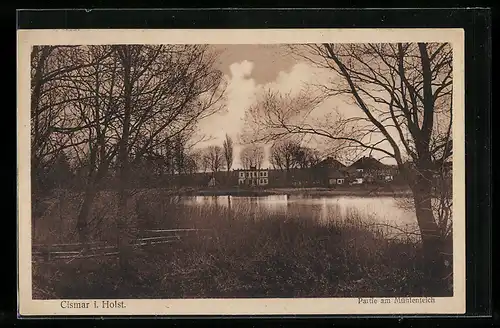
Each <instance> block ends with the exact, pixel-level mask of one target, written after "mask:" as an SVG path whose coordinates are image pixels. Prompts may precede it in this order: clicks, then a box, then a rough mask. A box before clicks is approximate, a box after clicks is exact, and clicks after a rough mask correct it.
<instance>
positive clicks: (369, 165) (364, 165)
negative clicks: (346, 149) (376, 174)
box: [349, 157, 388, 170]
mask: <svg viewBox="0 0 500 328" xmlns="http://www.w3.org/2000/svg"><path fill="white" fill-rule="evenodd" d="M349 168H353V169H365V170H380V169H386V168H388V166H387V165H385V164H382V163H381V162H379V161H378V160H376V159H375V158H373V157H361V158H360V159H358V160H357V161H356V162H354V163H352V164H351V166H349Z"/></svg>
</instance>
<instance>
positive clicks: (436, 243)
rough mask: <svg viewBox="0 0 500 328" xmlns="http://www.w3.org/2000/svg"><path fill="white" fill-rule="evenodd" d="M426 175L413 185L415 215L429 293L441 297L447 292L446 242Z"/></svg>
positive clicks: (418, 177) (417, 178)
mask: <svg viewBox="0 0 500 328" xmlns="http://www.w3.org/2000/svg"><path fill="white" fill-rule="evenodd" d="M425 175H427V174H420V175H419V176H417V177H416V178H415V181H414V183H413V185H412V191H413V197H414V204H415V213H416V216H417V221H418V226H419V228H420V232H421V238H422V246H423V254H424V262H425V263H424V270H425V274H426V278H427V279H428V284H427V285H428V286H429V288H430V290H429V292H430V293H432V295H433V296H439V295H437V293H439V292H441V291H443V290H445V288H443V284H444V281H443V280H442V279H443V278H444V276H445V266H444V258H443V254H442V252H443V247H444V242H443V240H442V238H441V234H440V231H439V227H438V225H437V223H436V221H435V220H434V214H433V211H432V184H431V180H430V179H429V178H427V177H426V176H425Z"/></svg>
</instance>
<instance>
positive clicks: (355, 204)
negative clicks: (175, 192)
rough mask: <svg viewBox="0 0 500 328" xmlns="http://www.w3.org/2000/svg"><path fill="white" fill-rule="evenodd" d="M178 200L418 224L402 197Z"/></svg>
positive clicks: (382, 223)
mask: <svg viewBox="0 0 500 328" xmlns="http://www.w3.org/2000/svg"><path fill="white" fill-rule="evenodd" d="M180 202H181V203H182V204H184V205H187V206H199V207H202V206H206V205H211V206H221V207H226V208H227V207H229V208H230V209H231V210H235V209H239V208H242V207H244V208H245V209H246V210H248V209H249V210H250V211H253V212H254V213H259V215H262V214H266V213H269V214H287V215H292V216H293V215H297V216H300V217H310V218H311V219H317V220H320V221H323V222H325V221H328V220H333V219H338V218H345V217H349V216H350V214H355V217H356V218H360V219H362V220H363V221H364V222H366V223H370V224H377V225H380V226H385V225H390V226H394V227H399V228H400V229H404V230H405V231H414V230H415V229H416V228H417V220H416V216H415V213H414V211H412V210H408V209H404V208H403V207H402V206H401V199H396V198H394V197H359V196H330V197H307V196H286V195H273V196H261V197H240V196H237V197H233V196H193V197H182V199H181V200H180ZM391 230H393V229H391Z"/></svg>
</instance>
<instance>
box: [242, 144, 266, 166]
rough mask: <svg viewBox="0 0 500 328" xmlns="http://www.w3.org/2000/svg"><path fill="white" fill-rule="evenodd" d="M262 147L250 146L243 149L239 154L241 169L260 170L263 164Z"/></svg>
mask: <svg viewBox="0 0 500 328" xmlns="http://www.w3.org/2000/svg"><path fill="white" fill-rule="evenodd" d="M264 156H265V153H264V147H263V146H262V145H259V144H251V145H247V146H245V147H243V149H242V150H241V152H240V161H241V164H242V165H243V168H245V169H247V170H248V169H250V168H251V167H256V168H257V169H260V168H261V167H262V163H263V162H264Z"/></svg>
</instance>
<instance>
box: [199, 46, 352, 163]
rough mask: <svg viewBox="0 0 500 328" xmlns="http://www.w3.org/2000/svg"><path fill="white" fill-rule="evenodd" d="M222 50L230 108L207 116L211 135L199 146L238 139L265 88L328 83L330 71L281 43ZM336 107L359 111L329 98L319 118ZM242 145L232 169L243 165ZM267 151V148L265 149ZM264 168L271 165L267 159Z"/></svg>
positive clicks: (318, 111)
mask: <svg viewBox="0 0 500 328" xmlns="http://www.w3.org/2000/svg"><path fill="white" fill-rule="evenodd" d="M214 47H215V48H216V50H217V51H220V52H221V54H220V61H219V65H220V67H219V69H221V70H222V72H223V73H224V74H225V78H226V81H227V91H226V92H227V93H226V97H227V99H226V108H227V110H226V111H224V112H222V113H219V114H216V115H213V116H211V117H209V118H206V119H204V120H203V121H202V122H201V123H200V132H202V133H203V134H205V135H208V136H210V137H211V139H210V140H209V141H207V142H204V143H202V144H199V145H198V146H199V147H203V146H208V145H221V146H222V143H223V140H224V137H225V135H226V133H227V134H228V135H229V136H231V137H232V138H233V140H236V139H237V138H238V135H239V134H240V133H241V132H242V129H243V126H244V116H245V112H246V110H247V109H248V108H249V107H250V106H251V105H252V104H253V103H254V101H255V100H256V99H257V97H256V93H258V92H259V90H262V89H273V90H279V91H281V92H292V93H293V92H297V91H299V90H300V89H301V88H303V86H304V84H305V83H326V82H327V81H328V79H329V78H330V77H331V75H329V74H330V72H327V71H326V70H322V69H319V68H316V67H313V66H311V65H310V64H309V63H307V62H305V61H300V60H297V59H296V58H294V57H292V56H291V55H290V54H288V53H287V50H286V48H283V46H280V45H217V46H214ZM333 108H336V109H337V110H339V109H340V110H341V111H342V112H344V113H348V115H353V114H360V112H359V109H358V108H357V107H356V106H352V105H349V104H347V103H346V102H345V101H342V100H340V99H329V100H328V101H326V102H324V103H322V104H321V105H320V106H318V108H317V109H315V110H314V112H315V113H314V114H315V115H316V116H317V117H321V116H322V115H323V116H324V115H325V114H327V113H328V112H332V109H333ZM240 149H241V146H240V145H235V159H234V165H233V169H237V168H241V164H240V160H239V155H238V153H239V151H240ZM266 151H268V150H266ZM263 167H269V162H268V161H267V159H266V161H265V162H264V165H263Z"/></svg>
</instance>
